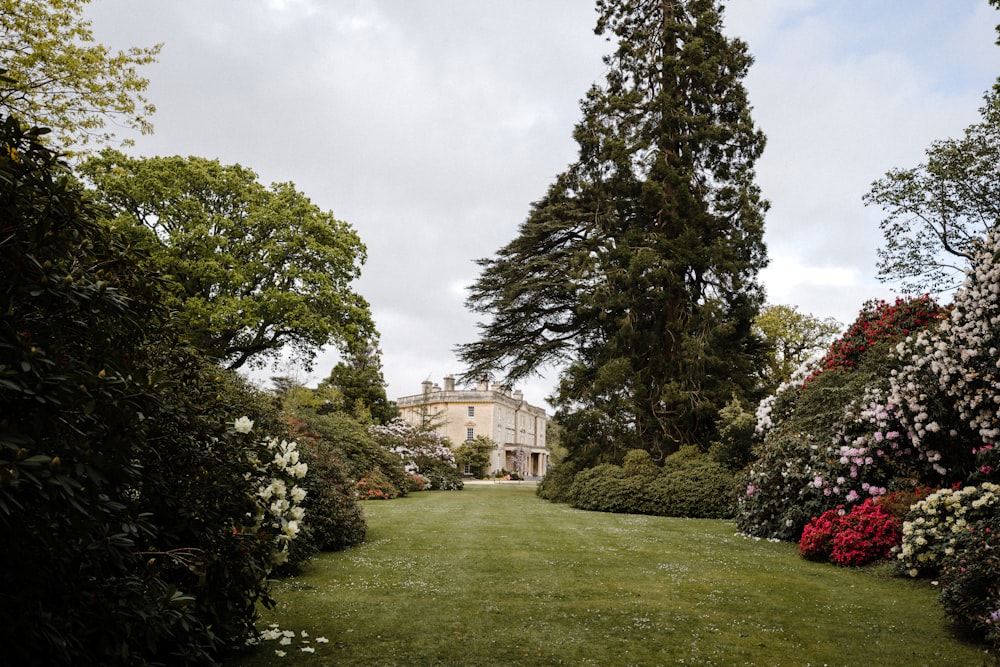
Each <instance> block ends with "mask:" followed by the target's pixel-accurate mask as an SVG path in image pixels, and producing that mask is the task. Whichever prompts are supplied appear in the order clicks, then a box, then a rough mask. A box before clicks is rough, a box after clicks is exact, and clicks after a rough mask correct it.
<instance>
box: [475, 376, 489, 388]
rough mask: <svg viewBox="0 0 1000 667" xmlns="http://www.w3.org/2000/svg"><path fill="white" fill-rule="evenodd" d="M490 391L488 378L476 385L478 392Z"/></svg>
mask: <svg viewBox="0 0 1000 667" xmlns="http://www.w3.org/2000/svg"><path fill="white" fill-rule="evenodd" d="M488 389H489V385H488V384H487V380H486V378H483V379H481V380H480V381H479V382H477V383H476V391H486V390H488Z"/></svg>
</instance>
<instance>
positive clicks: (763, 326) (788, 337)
mask: <svg viewBox="0 0 1000 667" xmlns="http://www.w3.org/2000/svg"><path fill="white" fill-rule="evenodd" d="M843 328H844V327H843V325H842V324H841V323H840V322H838V321H837V320H835V319H833V318H832V317H828V318H826V319H822V320H821V319H819V318H818V317H815V316H813V315H810V314H808V313H800V312H799V311H798V309H797V308H796V307H795V306H784V305H768V306H765V307H764V308H763V309H762V310H761V311H760V314H759V315H757V317H756V318H755V319H754V330H755V331H756V332H757V335H758V336H760V338H761V339H762V340H763V341H764V343H765V344H766V345H767V346H768V348H769V359H768V363H767V364H765V365H764V366H763V367H762V368H761V372H760V381H761V383H762V384H763V386H764V387H766V388H767V390H768V392H773V391H774V390H775V389H777V388H778V386H779V385H781V384H782V383H784V382H787V381H788V380H789V378H791V377H792V373H794V372H795V369H797V368H798V367H799V366H801V365H802V364H803V363H805V362H806V361H808V360H809V359H810V358H811V357H813V356H814V355H816V354H818V353H821V352H823V351H825V350H826V349H827V347H828V346H829V345H830V343H831V342H833V339H834V338H836V337H837V335H838V334H839V333H840V332H841V331H842V330H843Z"/></svg>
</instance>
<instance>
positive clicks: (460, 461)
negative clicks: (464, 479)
mask: <svg viewBox="0 0 1000 667" xmlns="http://www.w3.org/2000/svg"><path fill="white" fill-rule="evenodd" d="M497 447H498V445H497V443H496V442H494V441H493V439H492V438H489V437H487V436H485V435H477V436H476V438H475V439H474V440H467V441H465V442H463V443H462V444H461V446H459V448H458V449H456V450H455V464H456V465H457V466H458V469H459V470H462V469H463V468H464V467H465V466H469V470H470V471H471V472H472V476H473V477H475V478H477V479H482V478H483V477H486V473H487V468H489V466H490V453H491V452H494V451H496V449H497Z"/></svg>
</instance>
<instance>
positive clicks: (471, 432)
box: [465, 426, 476, 440]
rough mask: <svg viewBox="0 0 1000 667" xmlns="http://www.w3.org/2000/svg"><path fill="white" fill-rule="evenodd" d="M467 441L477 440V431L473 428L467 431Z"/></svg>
mask: <svg viewBox="0 0 1000 667" xmlns="http://www.w3.org/2000/svg"><path fill="white" fill-rule="evenodd" d="M465 439H466V440H475V439H476V429H474V428H472V427H471V426H470V427H469V428H467V429H465Z"/></svg>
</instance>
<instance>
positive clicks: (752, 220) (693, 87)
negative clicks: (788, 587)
mask: <svg viewBox="0 0 1000 667" xmlns="http://www.w3.org/2000/svg"><path fill="white" fill-rule="evenodd" d="M597 8H598V11H599V15H600V18H599V20H598V25H597V32H598V34H606V35H608V36H609V39H616V40H617V42H618V46H617V49H616V50H615V51H614V52H613V53H612V54H610V55H608V56H607V57H606V58H605V62H606V64H607V67H608V74H607V80H606V82H605V85H604V86H603V87H599V86H595V87H593V88H592V89H591V90H590V91H589V92H588V94H587V97H586V99H585V100H584V101H583V103H582V111H583V119H582V121H581V122H580V123H579V124H578V125H577V127H576V131H575V137H576V140H577V143H578V144H579V148H580V150H579V158H578V160H577V161H576V162H574V163H573V164H571V165H570V166H569V168H568V169H567V171H565V172H564V173H562V174H561V175H559V176H558V177H557V179H556V182H555V183H554V184H553V185H552V186H551V187H550V188H549V190H548V192H547V193H546V195H545V196H544V197H543V198H542V199H541V200H540V201H538V202H536V203H535V204H534V205H533V207H532V210H531V212H530V214H529V216H528V218H527V220H526V221H525V222H524V223H523V224H522V226H521V228H520V233H519V235H518V236H517V237H516V238H515V239H514V240H513V241H511V242H510V243H509V244H508V245H507V246H505V247H504V248H502V249H501V250H500V251H499V252H498V253H497V255H496V257H494V258H490V259H483V260H480V262H479V263H480V266H481V267H482V273H481V275H480V277H479V279H478V281H477V282H476V283H475V284H474V285H473V287H472V291H471V294H470V297H469V301H468V305H469V306H470V307H471V308H472V309H473V310H474V311H476V312H478V313H482V314H484V315H488V316H489V319H488V321H487V322H485V323H483V324H482V325H481V329H482V335H481V338H480V340H478V341H476V342H473V343H470V344H467V345H464V346H462V347H461V348H460V355H461V358H462V359H463V361H464V362H465V363H466V364H467V365H468V371H467V373H466V375H465V377H466V378H477V377H481V376H483V375H486V374H490V373H495V372H496V369H504V371H505V372H506V381H507V382H508V383H512V382H514V381H515V380H517V379H519V378H523V377H525V376H529V375H531V374H532V373H535V372H538V370H539V369H540V368H542V367H545V366H547V365H550V364H566V366H565V368H564V370H563V371H562V373H561V376H560V382H559V386H558V390H557V392H556V396H555V397H554V399H555V405H556V407H557V409H558V414H557V416H558V417H559V420H560V422H561V424H562V425H563V427H564V428H565V433H564V435H565V438H564V443H565V444H566V445H567V446H568V447H569V448H570V449H571V451H572V452H573V456H578V457H582V458H584V459H587V460H601V459H607V460H621V457H622V456H624V453H625V452H626V451H627V450H628V449H632V448H638V449H645V450H646V451H648V452H650V453H651V454H652V456H653V458H654V460H658V461H660V460H662V459H663V458H664V457H665V456H666V455H668V454H669V453H671V452H673V451H676V450H677V449H678V448H679V447H680V446H682V445H685V444H692V443H693V444H699V445H701V446H707V445H708V442H709V440H710V439H711V436H712V431H713V428H714V423H715V418H716V413H717V411H718V409H719V408H720V407H721V406H722V405H724V404H725V403H726V401H728V400H729V399H730V397H731V396H732V395H733V394H734V393H735V394H737V395H739V396H745V395H748V394H750V393H752V392H753V391H754V384H755V383H754V380H753V375H754V369H755V367H756V366H758V365H759V364H760V363H761V360H762V359H763V354H764V348H763V346H762V345H761V343H760V341H759V340H757V338H756V337H755V336H754V333H753V330H752V324H753V320H754V318H755V317H756V315H757V312H758V310H759V308H760V306H761V304H762V302H763V291H762V289H761V287H760V285H759V283H758V281H757V273H758V271H759V270H760V269H761V268H763V267H764V266H765V265H766V261H767V260H766V250H765V247H764V243H763V213H764V211H765V209H766V208H767V205H766V203H765V202H764V201H763V200H762V199H761V197H760V192H759V189H758V187H757V186H756V185H755V183H754V162H755V161H756V159H757V158H758V157H759V156H760V154H761V151H762V150H763V147H764V136H763V135H762V134H761V133H760V132H759V131H758V130H757V129H756V128H755V127H754V124H753V122H752V119H751V116H750V106H749V104H748V101H747V95H746V90H745V88H744V86H743V84H742V80H743V78H744V76H745V75H746V72H747V69H748V67H749V66H750V64H751V62H752V58H751V56H750V55H749V53H748V52H747V47H746V45H745V44H744V43H743V42H741V41H740V40H737V39H730V38H727V37H726V36H725V35H724V34H723V33H722V19H721V9H720V8H719V6H718V4H717V3H716V2H714V1H712V0H687V1H684V2H680V1H675V2H663V1H662V0H657V1H655V2H654V1H652V0H621V1H618V2H608V1H604V0H601V1H599V2H598V3H597Z"/></svg>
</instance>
